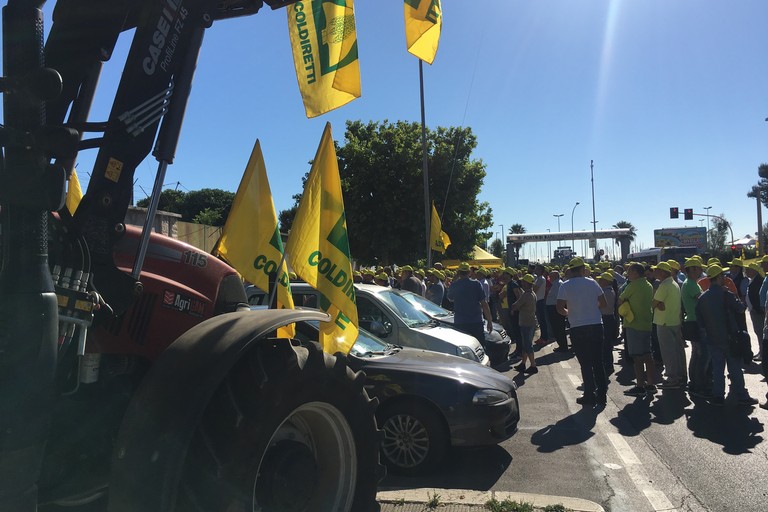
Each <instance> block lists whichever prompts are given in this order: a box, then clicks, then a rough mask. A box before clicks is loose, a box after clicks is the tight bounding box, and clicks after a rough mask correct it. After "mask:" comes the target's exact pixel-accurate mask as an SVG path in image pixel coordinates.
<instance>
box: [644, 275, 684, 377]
mask: <svg viewBox="0 0 768 512" xmlns="http://www.w3.org/2000/svg"><path fill="white" fill-rule="evenodd" d="M673 272H674V271H673V269H672V267H670V266H669V263H667V262H666V261H662V262H661V263H659V264H658V265H656V268H655V270H654V274H655V275H656V279H658V280H659V287H658V288H657V289H656V293H654V295H653V303H652V306H653V323H654V325H656V336H658V338H659V349H661V358H662V359H663V360H664V373H665V374H666V377H667V378H666V380H665V381H664V382H662V383H660V384H659V387H660V388H666V389H679V388H681V387H683V386H685V385H686V383H687V381H688V369H687V365H686V360H685V345H684V343H683V333H682V330H681V327H680V304H681V303H680V286H679V285H678V284H677V281H675V279H674V278H673V277H672V273H673Z"/></svg>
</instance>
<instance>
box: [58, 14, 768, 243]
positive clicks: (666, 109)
mask: <svg viewBox="0 0 768 512" xmlns="http://www.w3.org/2000/svg"><path fill="white" fill-rule="evenodd" d="M52 5H53V2H48V4H47V5H46V7H45V10H44V12H45V14H46V27H50V23H51V21H50V13H51V10H52ZM442 8H443V28H442V36H441V39H440V47H439V50H438V53H437V57H436V59H435V62H434V63H433V65H431V66H428V65H425V69H424V80H425V95H426V119H427V125H428V126H429V127H431V128H436V127H438V126H468V127H471V128H472V130H473V132H474V133H475V135H476V136H477V140H478V146H477V148H476V150H475V152H474V154H473V155H472V157H473V158H474V159H477V160H481V161H482V162H483V163H484V164H485V166H486V172H487V176H486V178H485V181H484V184H483V188H482V191H481V193H480V196H479V199H480V200H481V201H486V202H488V203H489V205H490V207H491V209H492V211H493V220H494V225H493V227H492V228H491V229H492V230H493V231H494V236H498V235H500V233H501V232H502V225H503V226H504V228H503V229H504V230H508V229H509V226H511V225H512V224H514V223H519V224H522V225H523V226H525V228H526V230H527V231H528V232H546V231H547V230H550V231H557V229H558V222H557V218H556V217H555V215H556V214H563V217H561V218H560V229H561V230H562V231H570V230H571V216H573V217H572V221H573V229H574V230H576V231H580V230H587V231H591V230H592V220H593V217H592V188H591V181H590V161H592V162H594V167H593V176H594V196H595V199H594V209H595V219H596V220H597V223H596V227H597V229H609V228H610V227H611V226H612V225H613V224H615V223H616V222H617V221H620V220H625V221H629V222H631V223H632V224H633V225H634V226H635V227H636V228H637V240H636V242H635V244H634V246H633V247H636V248H641V247H645V248H648V247H652V246H653V230H654V229H657V228H666V227H685V226H688V227H694V226H705V227H706V218H705V217H695V219H694V220H693V221H685V220H684V219H682V210H683V209H684V208H693V210H694V212H695V213H697V214H698V213H701V214H705V213H706V211H705V209H704V208H705V207H707V206H711V207H712V208H711V210H710V213H711V214H713V215H720V214H723V215H724V216H725V217H726V218H727V219H728V220H730V221H732V223H733V231H734V235H735V237H736V238H740V237H743V236H744V235H746V234H748V233H749V234H754V232H755V231H756V230H757V220H756V210H757V207H756V201H755V200H754V199H750V198H747V197H746V194H747V192H748V191H749V190H750V189H751V187H752V185H754V184H755V183H757V180H758V176H757V168H758V166H759V165H760V164H761V163H763V162H768V122H766V121H765V119H766V117H768V86H766V84H768V59H767V58H766V49H768V30H766V29H765V23H766V20H768V2H766V1H765V0H739V1H736V2H703V1H701V0H642V1H629V0H581V1H573V0H475V1H473V2H459V1H456V0H443V6H442ZM355 11H356V20H357V33H358V45H359V55H360V69H361V80H362V97H361V98H359V99H357V100H355V101H353V102H351V103H349V104H348V105H346V106H344V107H341V108H340V109H337V110H335V111H333V112H331V113H328V114H325V115H323V116H321V117H319V118H315V119H307V118H306V116H305V114H304V109H303V106H302V102H301V98H300V96H299V92H298V86H297V83H296V77H295V73H294V68H293V61H292V57H291V52H290V44H289V40H288V31H287V14H286V11H285V9H283V10H278V11H271V10H269V9H268V8H265V9H263V10H262V11H261V12H260V13H258V14H257V15H255V16H250V17H246V18H240V19H234V20H222V21H218V22H216V23H214V25H213V27H212V28H211V29H209V30H208V31H207V32H206V36H205V41H204V44H203V49H202V52H201V55H200V59H199V61H198V68H197V74H196V78H195V81H194V82H193V89H192V95H191V98H190V101H189V105H188V109H187V114H186V118H185V124H184V128H183V129H182V133H181V140H180V143H179V147H178V150H177V157H176V160H175V162H174V164H173V165H172V166H170V167H169V169H168V172H167V176H166V179H165V182H166V186H167V187H170V188H177V187H178V188H179V189H180V190H185V191H189V190H196V189H200V188H222V189H225V190H230V191H233V192H234V191H235V190H236V189H237V186H238V183H239V181H240V178H241V176H242V173H243V170H244V168H245V165H246V163H247V161H248V157H249V155H250V152H251V149H252V147H253V144H254V141H255V140H256V139H257V138H258V139H259V140H260V141H261V147H262V150H263V153H264V159H265V162H266V166H267V173H268V177H269V180H270V185H271V189H272V194H273V198H274V202H275V207H276V209H277V210H278V211H279V210H282V209H286V208H289V207H290V206H292V204H293V200H292V198H291V196H292V195H293V194H296V193H298V192H300V187H301V177H302V176H303V175H304V173H306V172H307V171H308V170H309V164H308V162H309V160H311V159H312V158H313V156H314V154H315V151H316V149H317V145H318V142H319V140H320V136H321V135H322V131H323V127H324V125H325V123H326V122H330V123H331V125H332V127H333V134H334V138H335V139H336V140H337V141H339V142H340V143H341V144H342V145H343V143H344V142H343V136H344V124H345V122H346V120H358V119H359V120H362V121H364V122H367V121H383V120H389V121H393V122H394V121H397V120H404V121H413V122H418V121H419V119H420V107H419V89H418V61H417V59H416V58H415V57H413V56H411V55H410V54H409V53H407V51H406V49H405V36H404V29H403V3H402V1H400V0H358V1H357V2H356V5H355ZM130 37H132V33H131V34H124V35H123V36H122V37H121V40H120V42H119V45H118V48H117V50H116V52H115V55H114V56H113V59H112V60H111V61H109V62H108V63H106V65H105V71H104V74H103V76H102V79H101V82H100V89H99V92H98V94H97V96H96V101H95V103H94V107H93V109H92V111H91V120H104V119H106V118H107V114H108V112H109V108H110V105H111V101H112V98H113V96H114V91H115V89H116V86H117V82H118V80H119V76H120V72H121V70H122V65H123V59H124V56H125V54H126V52H127V48H128V45H129V44H130ZM93 157H95V152H94V151H91V152H90V153H89V154H83V156H82V157H81V158H80V163H79V167H78V174H79V175H80V176H81V181H82V182H83V186H84V187H85V185H86V184H87V182H88V176H87V173H88V172H89V171H90V166H91V165H92V162H93ZM156 167H157V163H156V162H155V161H154V159H153V158H152V157H151V156H150V157H149V158H148V159H147V160H145V161H144V162H143V163H142V164H141V165H140V166H139V168H138V169H137V171H136V174H135V179H136V180H137V184H136V189H135V195H136V198H137V199H140V198H142V197H144V196H145V191H146V192H147V193H148V192H149V191H150V190H151V186H152V183H153V181H154V173H155V170H156ZM437 199H439V198H437ZM576 202H579V203H580V204H579V206H577V207H575V209H574V205H575V204H576ZM672 206H677V207H679V208H680V211H681V218H680V219H677V220H672V219H670V218H669V208H670V207H672ZM404 207H405V205H404ZM414 207H415V208H419V209H421V208H422V205H414ZM766 221H768V215H767V216H766ZM449 234H450V233H449ZM578 244H579V243H577V246H576V249H577V250H578V251H579V252H582V249H584V246H583V244H582V246H579V245H578ZM599 244H600V245H599V247H605V248H606V249H607V250H608V251H609V253H610V252H612V251H615V249H614V248H615V247H616V246H613V245H612V244H611V242H610V241H609V240H605V241H601V242H599ZM526 251H528V254H525V253H524V254H523V255H524V256H526V255H527V256H529V257H532V258H536V257H538V258H543V257H544V256H545V254H546V252H547V249H546V244H530V247H528V248H526Z"/></svg>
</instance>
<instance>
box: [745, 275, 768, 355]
mask: <svg viewBox="0 0 768 512" xmlns="http://www.w3.org/2000/svg"><path fill="white" fill-rule="evenodd" d="M744 273H745V274H746V275H747V276H746V277H747V279H745V280H749V284H748V285H747V293H746V295H745V299H746V303H747V309H748V310H749V318H750V319H751V320H752V328H753V329H754V331H755V334H756V335H757V337H758V338H757V350H758V353H757V355H756V356H755V360H756V361H760V360H761V359H762V354H761V353H760V350H761V349H762V343H761V342H762V332H763V328H764V327H765V305H764V304H761V303H760V287H761V286H762V285H763V281H764V279H763V276H762V275H760V266H759V265H758V264H757V263H756V262H752V263H750V264H749V265H747V266H746V267H744Z"/></svg>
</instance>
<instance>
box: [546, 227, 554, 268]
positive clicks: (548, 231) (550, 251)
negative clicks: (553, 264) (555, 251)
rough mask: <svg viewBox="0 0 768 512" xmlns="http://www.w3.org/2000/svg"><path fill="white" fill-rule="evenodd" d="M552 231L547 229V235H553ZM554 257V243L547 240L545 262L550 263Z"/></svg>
mask: <svg viewBox="0 0 768 512" xmlns="http://www.w3.org/2000/svg"><path fill="white" fill-rule="evenodd" d="M551 232H552V231H551V230H550V229H549V228H547V233H551ZM551 257H552V242H551V241H550V240H549V238H547V257H546V259H545V260H544V261H545V262H547V261H549V259H550V258H551Z"/></svg>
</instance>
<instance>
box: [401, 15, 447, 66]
mask: <svg viewBox="0 0 768 512" xmlns="http://www.w3.org/2000/svg"><path fill="white" fill-rule="evenodd" d="M442 26H443V10H442V8H441V7H440V0H405V44H406V46H407V47H408V51H409V52H410V53H411V54H413V55H415V56H416V57H418V58H420V59H421V60H423V61H424V62H426V63H427V64H432V61H434V60H435V54H436V53H437V46H438V44H440V29H441V28H442Z"/></svg>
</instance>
